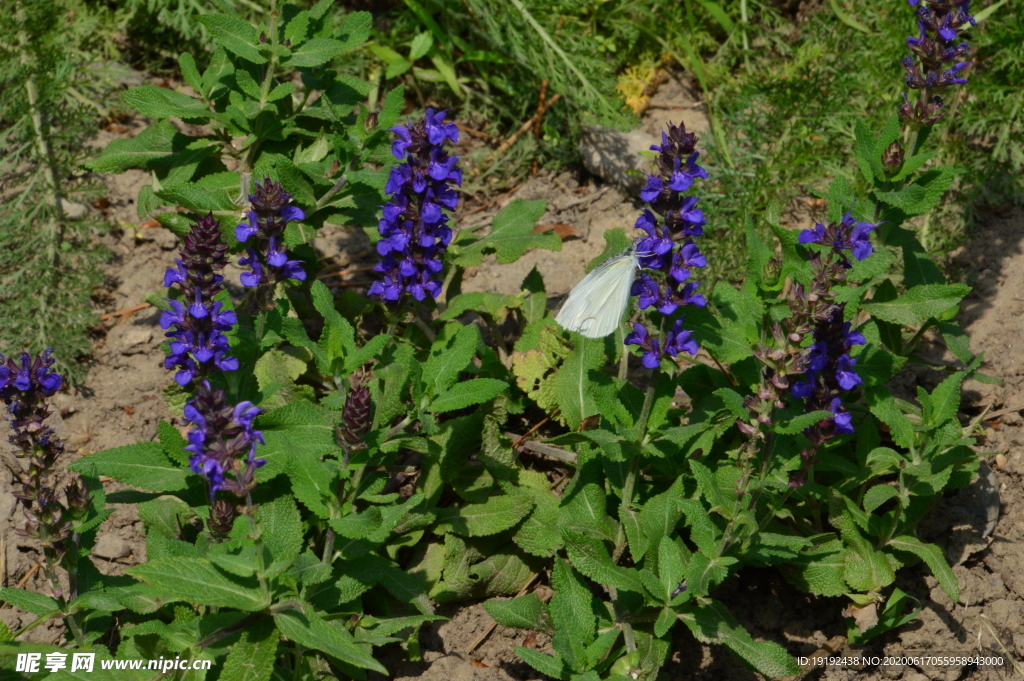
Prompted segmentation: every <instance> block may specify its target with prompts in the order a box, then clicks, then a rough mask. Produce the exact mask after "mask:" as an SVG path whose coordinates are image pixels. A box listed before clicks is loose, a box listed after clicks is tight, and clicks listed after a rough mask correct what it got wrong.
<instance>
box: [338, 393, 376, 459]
mask: <svg viewBox="0 0 1024 681" xmlns="http://www.w3.org/2000/svg"><path fill="white" fill-rule="evenodd" d="M370 423H371V420H370V386H368V385H361V386H359V387H358V388H356V389H354V390H353V391H352V392H350V393H349V394H348V396H347V397H346V398H345V406H344V407H343V408H342V410H341V428H340V434H341V438H342V439H343V440H344V441H345V442H346V443H347V444H349V445H355V444H358V443H359V442H361V441H362V439H363V437H364V436H365V435H366V434H367V433H368V432H370Z"/></svg>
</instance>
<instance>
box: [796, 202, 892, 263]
mask: <svg viewBox="0 0 1024 681" xmlns="http://www.w3.org/2000/svg"><path fill="white" fill-rule="evenodd" d="M877 226H878V224H870V223H868V222H861V221H859V220H855V219H854V218H853V216H852V215H851V214H850V213H846V214H845V215H844V216H843V219H842V221H841V222H839V223H838V224H837V223H835V222H832V223H829V225H828V226H825V225H823V224H820V223H818V224H816V225H814V227H813V228H811V229H805V230H803V231H802V232H800V236H799V237H798V238H797V241H799V242H800V243H801V244H820V245H822V246H830V247H831V248H832V251H833V252H834V253H836V254H839V255H843V252H844V251H849V252H851V253H852V254H853V257H854V258H856V259H857V260H864V259H865V258H867V257H868V256H869V255H871V254H872V253H874V252H875V249H874V246H872V245H871V239H870V236H871V231H872V230H874V228H875V227H877ZM843 258H844V259H845V258H846V256H845V255H843Z"/></svg>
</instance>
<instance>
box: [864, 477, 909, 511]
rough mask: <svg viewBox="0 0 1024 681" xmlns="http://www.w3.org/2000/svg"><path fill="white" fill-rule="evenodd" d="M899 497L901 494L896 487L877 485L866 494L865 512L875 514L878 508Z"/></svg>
mask: <svg viewBox="0 0 1024 681" xmlns="http://www.w3.org/2000/svg"><path fill="white" fill-rule="evenodd" d="M899 495H900V492H899V490H898V489H896V488H895V487H892V486H890V485H885V484H880V485H875V486H874V487H872V488H871V489H869V490H868V491H867V492H866V493H865V494H864V510H865V511H867V512H868V513H874V512H875V509H876V508H878V507H879V506H881V505H882V504H884V503H885V502H887V501H889V500H890V499H895V498H896V497H898V496H899Z"/></svg>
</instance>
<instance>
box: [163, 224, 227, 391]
mask: <svg viewBox="0 0 1024 681" xmlns="http://www.w3.org/2000/svg"><path fill="white" fill-rule="evenodd" d="M227 248H228V246H227V244H226V243H224V240H223V238H222V237H221V233H220V226H219V224H218V223H217V220H216V219H215V218H214V217H213V213H209V214H207V215H206V216H205V217H202V218H200V219H199V220H198V221H197V223H196V224H195V225H193V226H192V229H191V230H190V231H189V233H188V234H186V235H185V238H184V245H183V246H182V247H181V249H180V251H179V253H180V255H181V259H179V260H178V261H177V262H176V263H175V267H173V268H170V269H168V270H167V271H166V272H165V273H164V284H165V285H166V286H168V287H170V286H177V287H178V288H180V289H181V291H182V293H183V294H184V299H185V301H187V302H188V307H186V306H185V303H183V302H181V301H178V300H168V301H167V303H168V305H169V306H170V309H169V310H165V311H164V312H163V313H161V315H160V327H161V328H163V329H165V330H166V331H167V333H166V334H165V335H166V336H167V338H169V339H170V350H171V352H170V354H169V355H168V356H167V357H166V358H165V359H164V366H165V367H166V368H168V369H175V368H177V369H178V371H177V373H176V374H175V376H174V380H175V381H176V382H177V383H178V384H179V385H188V384H189V383H191V382H192V381H197V380H202V379H203V378H205V377H206V376H209V375H210V374H211V373H212V372H213V371H215V370H220V371H235V370H236V369H238V360H237V359H235V358H234V357H231V356H229V355H228V353H229V352H230V350H231V347H230V344H229V343H228V339H227V337H226V336H225V335H224V333H225V332H227V331H230V330H231V329H232V328H233V327H234V326H235V324H237V323H238V318H237V316H236V315H235V313H234V312H233V311H232V310H227V309H225V308H224V303H222V302H221V301H214V297H215V296H217V295H218V294H219V293H220V292H221V291H223V288H224V287H223V281H224V277H223V276H222V275H221V274H219V271H220V270H221V269H223V267H224V266H225V265H226V264H227ZM243 276H245V275H243Z"/></svg>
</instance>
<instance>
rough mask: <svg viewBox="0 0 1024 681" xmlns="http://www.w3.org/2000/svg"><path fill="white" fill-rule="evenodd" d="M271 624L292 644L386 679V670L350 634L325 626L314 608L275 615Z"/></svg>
mask: <svg viewBox="0 0 1024 681" xmlns="http://www.w3.org/2000/svg"><path fill="white" fill-rule="evenodd" d="M274 623H275V624H277V628H278V629H279V630H280V631H281V633H282V634H284V635H285V636H287V637H288V638H290V639H291V640H293V641H295V642H296V643H298V644H299V645H302V646H305V647H307V648H312V649H313V650H319V651H320V652H322V653H326V654H327V655H330V656H331V657H334V658H337V659H339V660H341V661H342V662H344V663H345V664H350V665H352V666H354V667H358V668H360V669H372V670H373V671H375V672H380V673H381V674H384V675H385V676H387V675H388V670H387V669H386V668H385V667H384V665H382V664H381V663H380V662H377V660H375V659H373V655H371V654H370V653H368V652H367V651H365V650H364V649H363V648H361V647H359V646H358V645H357V644H356V642H355V639H354V638H352V634H350V633H348V631H346V630H345V629H344V628H343V627H342V626H335V625H332V624H329V623H327V622H325V621H324V620H323V619H321V618H320V616H319V615H318V614H316V613H315V612H313V608H312V607H311V606H309V605H307V606H306V612H305V613H301V612H298V611H297V610H284V611H282V612H278V613H276V614H275V615H274Z"/></svg>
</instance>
